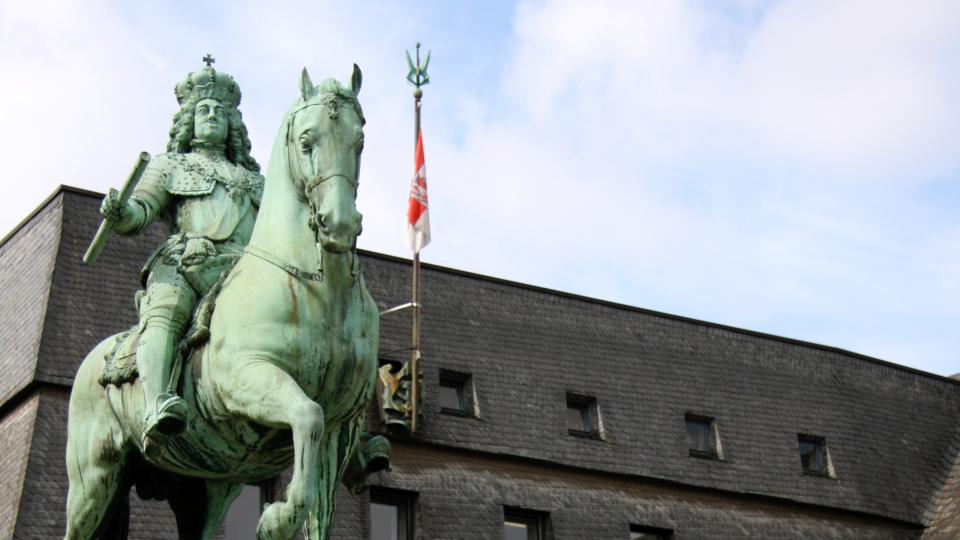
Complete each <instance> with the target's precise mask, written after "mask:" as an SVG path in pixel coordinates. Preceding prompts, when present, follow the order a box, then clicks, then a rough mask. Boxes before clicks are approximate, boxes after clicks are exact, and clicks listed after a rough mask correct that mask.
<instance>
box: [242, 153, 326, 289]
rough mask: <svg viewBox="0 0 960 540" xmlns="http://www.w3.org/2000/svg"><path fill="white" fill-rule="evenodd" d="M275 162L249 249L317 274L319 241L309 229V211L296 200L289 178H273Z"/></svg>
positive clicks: (266, 183) (300, 201)
mask: <svg viewBox="0 0 960 540" xmlns="http://www.w3.org/2000/svg"><path fill="white" fill-rule="evenodd" d="M272 162H273V159H271V170H270V171H268V173H267V179H266V182H265V183H264V184H265V185H264V192H263V202H262V203H261V205H260V211H259V212H258V213H257V223H256V225H255V226H254V228H253V233H252V234H251V236H250V245H252V246H255V247H257V248H260V249H262V250H265V251H268V252H270V253H271V254H273V255H274V256H276V257H278V258H279V259H280V260H282V261H283V262H284V263H286V264H290V265H293V266H296V267H297V268H300V269H303V270H306V271H313V270H316V268H317V262H318V254H317V248H316V246H315V242H316V240H315V236H314V233H313V231H312V230H311V229H310V227H309V226H308V225H307V218H308V216H309V208H308V206H307V205H306V203H305V202H303V201H302V200H300V199H299V198H298V197H297V194H296V193H295V191H294V189H293V186H292V182H291V181H290V179H289V178H287V177H286V175H277V174H273V172H274V171H273V170H272V169H273V163H272Z"/></svg>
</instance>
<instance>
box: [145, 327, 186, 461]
mask: <svg viewBox="0 0 960 540" xmlns="http://www.w3.org/2000/svg"><path fill="white" fill-rule="evenodd" d="M181 332H182V325H178V324H175V323H173V322H171V321H170V320H168V319H167V320H164V319H161V318H159V317H151V318H150V319H149V320H148V321H147V324H146V328H145V329H144V330H143V333H142V334H141V335H140V345H139V347H138V348H137V367H138V369H139V371H140V380H141V384H142V385H143V393H144V397H145V399H146V404H147V410H146V417H145V418H144V424H143V443H144V447H147V446H148V445H149V443H151V442H157V441H159V440H162V439H163V438H166V437H173V436H176V435H179V434H180V433H183V431H184V429H185V428H186V425H187V404H186V402H185V401H184V400H183V398H181V397H180V396H178V395H176V394H175V393H173V392H171V391H170V390H169V388H170V373H171V371H172V366H173V361H174V358H175V355H176V346H177V340H178V339H179V337H180V333H181Z"/></svg>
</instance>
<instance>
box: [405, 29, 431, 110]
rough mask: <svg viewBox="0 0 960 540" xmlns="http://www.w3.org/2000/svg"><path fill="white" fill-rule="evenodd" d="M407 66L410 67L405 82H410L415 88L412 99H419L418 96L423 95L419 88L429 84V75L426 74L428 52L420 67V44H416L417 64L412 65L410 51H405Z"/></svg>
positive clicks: (428, 58)
mask: <svg viewBox="0 0 960 540" xmlns="http://www.w3.org/2000/svg"><path fill="white" fill-rule="evenodd" d="M407 65H408V66H410V73H408V74H407V80H408V81H410V84H412V85H414V86H416V87H417V89H416V90H414V91H413V97H415V98H417V99H420V96H422V95H423V90H420V87H421V86H423V85H425V84H429V83H430V75H428V74H427V66H429V65H430V51H427V59H426V61H424V63H423V66H421V65H420V42H419V41H418V42H417V64H416V65H414V64H413V59H412V58H410V51H407Z"/></svg>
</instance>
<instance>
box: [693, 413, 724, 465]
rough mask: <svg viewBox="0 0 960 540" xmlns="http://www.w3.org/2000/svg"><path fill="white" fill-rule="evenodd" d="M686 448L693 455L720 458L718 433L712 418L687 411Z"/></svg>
mask: <svg viewBox="0 0 960 540" xmlns="http://www.w3.org/2000/svg"><path fill="white" fill-rule="evenodd" d="M685 421H686V427H687V448H689V449H690V455H691V456H694V457H705V458H713V459H720V457H721V455H720V435H719V433H718V432H717V425H716V422H714V420H713V418H711V417H709V416H702V415H698V414H692V413H687V414H686V416H685Z"/></svg>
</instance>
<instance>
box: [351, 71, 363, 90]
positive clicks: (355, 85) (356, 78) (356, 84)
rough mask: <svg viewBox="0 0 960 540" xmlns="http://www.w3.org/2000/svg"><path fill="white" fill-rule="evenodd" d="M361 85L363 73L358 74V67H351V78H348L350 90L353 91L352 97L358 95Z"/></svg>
mask: <svg viewBox="0 0 960 540" xmlns="http://www.w3.org/2000/svg"><path fill="white" fill-rule="evenodd" d="M362 83H363V73H360V66H358V65H356V64H354V65H353V76H352V77H350V90H352V91H353V95H357V94H359V93H360V84H362Z"/></svg>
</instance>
